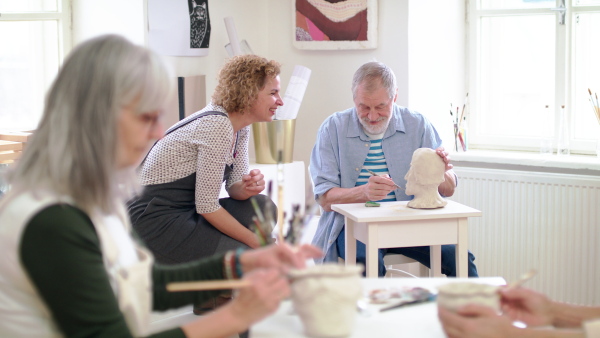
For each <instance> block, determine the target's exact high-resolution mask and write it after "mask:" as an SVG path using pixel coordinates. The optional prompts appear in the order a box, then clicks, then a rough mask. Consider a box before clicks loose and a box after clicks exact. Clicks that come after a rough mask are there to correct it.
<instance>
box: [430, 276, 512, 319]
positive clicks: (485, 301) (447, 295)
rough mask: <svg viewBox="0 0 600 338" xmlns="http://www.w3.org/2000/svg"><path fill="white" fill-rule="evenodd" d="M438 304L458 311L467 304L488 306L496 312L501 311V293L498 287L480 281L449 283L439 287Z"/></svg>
mask: <svg viewBox="0 0 600 338" xmlns="http://www.w3.org/2000/svg"><path fill="white" fill-rule="evenodd" d="M437 303H438V306H441V307H443V308H445V309H448V310H451V311H456V310H457V309H458V308H460V307H462V306H464V305H467V304H478V305H483V306H488V307H491V308H492V309H494V310H495V311H496V312H499V311H500V295H499V294H498V287H497V286H495V285H489V284H479V283H469V282H460V283H449V284H445V285H442V286H440V287H438V295H437Z"/></svg>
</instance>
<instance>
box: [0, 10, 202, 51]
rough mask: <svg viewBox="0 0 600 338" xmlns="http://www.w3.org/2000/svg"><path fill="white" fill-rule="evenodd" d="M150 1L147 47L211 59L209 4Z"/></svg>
mask: <svg viewBox="0 0 600 338" xmlns="http://www.w3.org/2000/svg"><path fill="white" fill-rule="evenodd" d="M0 1H1V0H0ZM147 1H148V46H149V47H150V48H151V49H152V50H154V51H156V52H157V53H160V54H162V55H172V56H206V55H208V51H209V48H208V45H209V42H210V31H211V27H210V16H209V12H208V1H209V0H147Z"/></svg>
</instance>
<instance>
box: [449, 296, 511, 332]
mask: <svg viewBox="0 0 600 338" xmlns="http://www.w3.org/2000/svg"><path fill="white" fill-rule="evenodd" d="M438 318H439V319H440V322H441V323H442V328H443V329H444V332H445V333H446V335H447V336H448V337H449V338H455V337H460V338H470V337H479V338H496V337H514V336H515V333H516V332H517V331H516V330H518V329H517V328H515V327H514V326H513V325H512V322H511V320H510V319H509V318H507V317H503V316H499V315H498V314H497V313H496V312H495V311H494V309H492V308H490V307H487V306H481V305H475V304H469V305H465V306H463V307H461V308H459V309H458V310H457V311H456V312H452V311H450V310H447V309H445V308H443V307H441V306H438Z"/></svg>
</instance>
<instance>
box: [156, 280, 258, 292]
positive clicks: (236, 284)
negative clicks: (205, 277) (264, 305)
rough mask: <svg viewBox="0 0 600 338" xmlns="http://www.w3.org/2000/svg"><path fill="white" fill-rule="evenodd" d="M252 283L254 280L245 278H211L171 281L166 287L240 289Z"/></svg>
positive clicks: (173, 289) (174, 290)
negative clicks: (197, 280)
mask: <svg viewBox="0 0 600 338" xmlns="http://www.w3.org/2000/svg"><path fill="white" fill-rule="evenodd" d="M250 285H252V282H250V281H249V280H245V279H233V280H211V281H202V282H177V283H169V284H167V286H166V288H167V291H170V292H181V291H207V290H230V289H240V288H245V287H248V286H250Z"/></svg>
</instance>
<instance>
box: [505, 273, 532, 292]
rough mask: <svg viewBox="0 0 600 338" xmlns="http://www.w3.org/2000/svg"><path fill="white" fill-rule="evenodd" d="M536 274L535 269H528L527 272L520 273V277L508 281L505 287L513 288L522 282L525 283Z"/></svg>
mask: <svg viewBox="0 0 600 338" xmlns="http://www.w3.org/2000/svg"><path fill="white" fill-rule="evenodd" d="M536 274H537V271H536V270H535V269H531V270H529V272H527V273H524V274H523V275H521V277H519V279H517V280H515V281H512V282H510V283H509V284H508V285H507V289H514V288H517V287H519V286H521V285H523V283H525V282H527V281H528V280H530V279H531V278H533V276H535V275H536Z"/></svg>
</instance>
